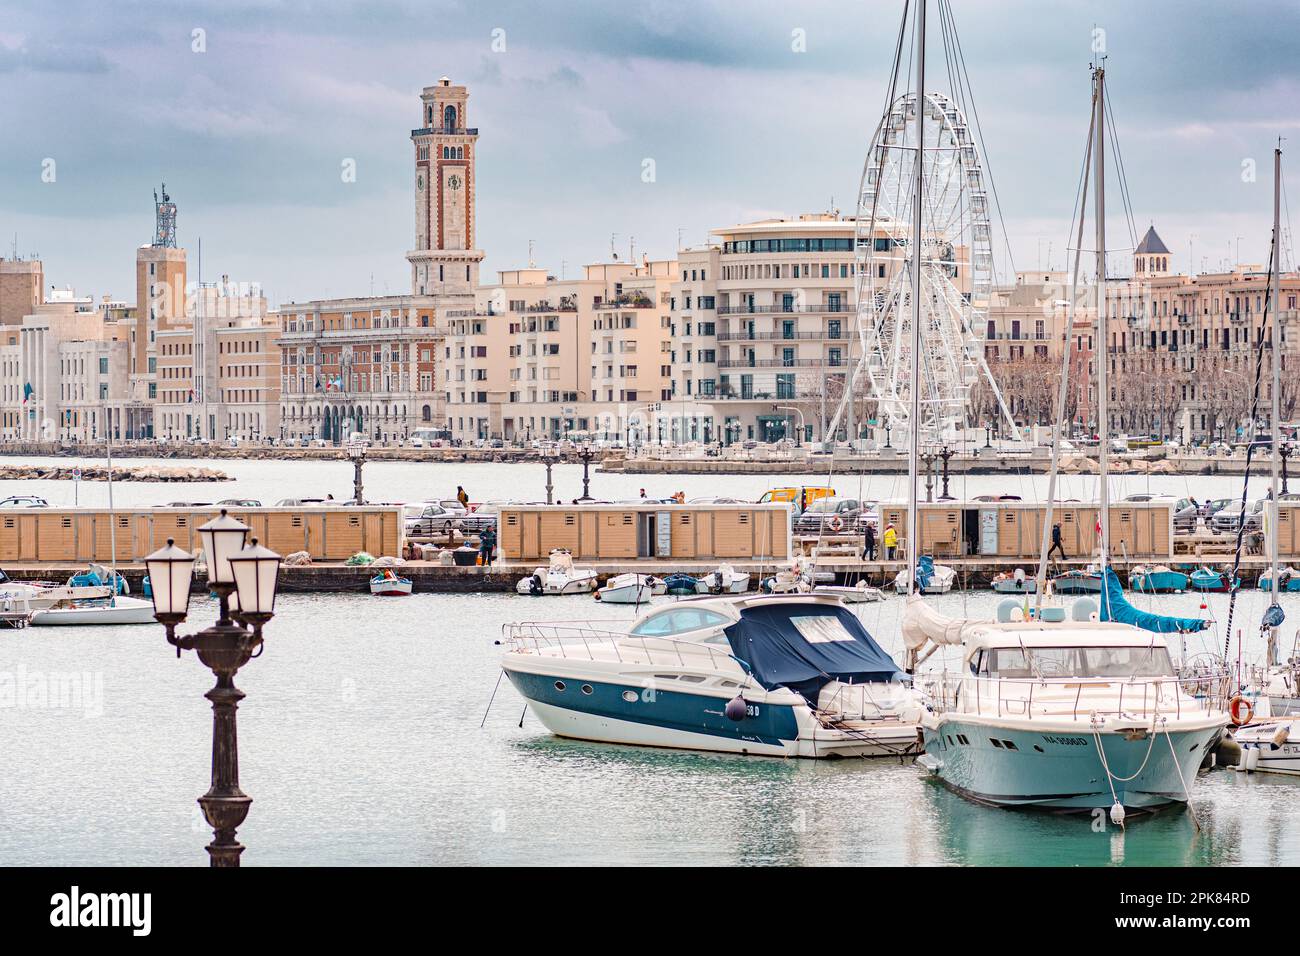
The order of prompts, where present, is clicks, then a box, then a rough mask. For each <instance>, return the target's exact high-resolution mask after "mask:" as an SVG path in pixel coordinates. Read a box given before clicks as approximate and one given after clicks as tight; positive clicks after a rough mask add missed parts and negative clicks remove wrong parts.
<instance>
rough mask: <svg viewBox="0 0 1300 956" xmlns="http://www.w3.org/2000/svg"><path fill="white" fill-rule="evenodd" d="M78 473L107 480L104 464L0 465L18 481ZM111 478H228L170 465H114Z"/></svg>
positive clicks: (0, 476)
mask: <svg viewBox="0 0 1300 956" xmlns="http://www.w3.org/2000/svg"><path fill="white" fill-rule="evenodd" d="M78 474H79V475H80V477H81V480H82V481H107V480H108V466H107V465H81V466H77V465H0V480H7V481H15V480H17V481H22V480H28V479H45V480H47V481H71V480H72V479H74V478H76V477H77V476H78ZM113 480H114V481H167V482H176V481H180V482H189V483H194V482H203V481H230V480H231V478H230V476H229V475H227V474H226V473H225V472H224V471H218V470H217V469H215V468H195V467H184V468H183V467H170V466H159V465H127V466H122V465H114V466H113Z"/></svg>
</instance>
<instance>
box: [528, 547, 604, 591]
mask: <svg viewBox="0 0 1300 956" xmlns="http://www.w3.org/2000/svg"><path fill="white" fill-rule="evenodd" d="M515 590H516V591H517V592H519V593H520V594H531V595H534V596H538V597H540V596H543V595H550V594H589V593H591V592H592V591H594V590H596V572H595V571H593V570H592V569H590V568H575V567H574V566H573V555H572V554H571V553H570V552H569V551H567V550H565V549H563V548H556V549H555V550H554V551H552V552H551V561H550V564H549V565H548V566H547V567H544V568H537V569H535V570H534V571H533V573H532V574H530V575H529V576H528V577H526V578H522V579H521V580H520V581H519V583H518V584H517V585H515Z"/></svg>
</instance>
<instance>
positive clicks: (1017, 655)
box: [986, 645, 1174, 678]
mask: <svg viewBox="0 0 1300 956" xmlns="http://www.w3.org/2000/svg"><path fill="white" fill-rule="evenodd" d="M987 653H988V669H987V671H986V673H987V674H988V675H989V676H990V677H1008V678H1017V677H1019V678H1052V677H1169V676H1173V673H1174V667H1173V663H1172V661H1171V660H1170V658H1169V650H1168V649H1167V648H1164V647H1151V646H1147V645H1143V646H1136V647H1029V648H1020V647H997V648H993V649H992V650H990V651H988V652H987Z"/></svg>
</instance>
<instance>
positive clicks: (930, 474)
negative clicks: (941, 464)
mask: <svg viewBox="0 0 1300 956" xmlns="http://www.w3.org/2000/svg"><path fill="white" fill-rule="evenodd" d="M921 461H922V462H924V463H925V500H926V502H927V503H928V502H931V501H934V452H929V451H927V452H926V453H925V454H923V455H922V456H921Z"/></svg>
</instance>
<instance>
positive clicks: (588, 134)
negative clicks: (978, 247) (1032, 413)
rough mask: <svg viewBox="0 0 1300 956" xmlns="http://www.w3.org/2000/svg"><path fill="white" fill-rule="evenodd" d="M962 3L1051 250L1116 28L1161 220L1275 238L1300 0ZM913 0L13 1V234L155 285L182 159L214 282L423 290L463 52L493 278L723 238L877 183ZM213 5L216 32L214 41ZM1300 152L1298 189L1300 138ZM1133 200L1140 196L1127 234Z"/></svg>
mask: <svg viewBox="0 0 1300 956" xmlns="http://www.w3.org/2000/svg"><path fill="white" fill-rule="evenodd" d="M954 7H955V15H956V20H957V25H958V28H959V31H960V35H961V42H962V47H963V52H964V55H965V62H966V66H967V69H968V72H969V75H970V81H971V84H972V89H973V92H974V96H975V104H976V106H977V108H978V111H979V116H980V119H981V120H982V122H983V132H984V137H985V143H986V146H987V153H988V155H987V161H988V165H989V167H990V169H991V172H992V175H993V178H994V181H995V184H996V185H997V188H998V193H999V196H1000V198H1001V205H1002V211H1003V213H1004V216H1005V219H1006V226H1007V234H1008V238H1009V244H1010V247H1011V250H1012V254H1013V256H1014V260H1015V265H1016V266H1018V267H1020V268H1037V267H1038V266H1039V265H1046V264H1047V261H1046V260H1047V254H1048V248H1049V244H1050V248H1051V250H1052V258H1053V261H1054V264H1055V265H1056V266H1057V267H1061V266H1062V265H1063V264H1064V259H1065V255H1064V251H1063V250H1064V247H1065V241H1066V234H1067V232H1068V229H1069V219H1070V215H1071V209H1072V205H1073V201H1074V195H1075V186H1076V182H1077V177H1078V168H1079V163H1080V158H1081V151H1082V144H1083V140H1084V137H1085V135H1086V132H1087V129H1086V127H1087V112H1088V95H1089V86H1088V63H1089V59H1090V57H1091V37H1092V30H1093V28H1094V25H1095V26H1097V27H1099V28H1102V29H1104V30H1105V35H1106V42H1107V50H1108V54H1109V59H1108V64H1107V66H1108V71H1107V75H1108V82H1109V84H1110V89H1111V94H1112V97H1113V104H1114V112H1115V118H1116V121H1117V134H1118V139H1119V143H1120V146H1121V147H1122V149H1123V155H1124V163H1125V169H1126V172H1127V179H1128V186H1129V190H1130V193H1131V198H1132V203H1133V211H1134V216H1135V218H1136V220H1137V222H1136V223H1135V227H1136V228H1137V229H1138V231H1139V232H1140V231H1142V230H1144V229H1145V227H1146V225H1147V223H1148V222H1149V221H1154V222H1155V223H1156V226H1157V228H1158V229H1159V231H1160V232H1161V234H1162V236H1163V237H1164V239H1165V241H1166V242H1167V243H1168V245H1169V247H1170V249H1171V250H1173V252H1174V254H1175V264H1176V265H1177V267H1178V268H1180V269H1185V268H1186V267H1187V264H1188V261H1189V257H1190V258H1192V259H1193V260H1194V263H1195V265H1196V266H1197V268H1199V267H1201V265H1202V264H1204V265H1206V266H1208V267H1217V266H1218V265H1220V264H1221V263H1222V261H1223V260H1224V259H1225V257H1227V256H1230V255H1235V251H1236V244H1237V241H1238V237H1241V238H1240V247H1241V257H1242V259H1243V260H1247V261H1256V262H1259V261H1263V259H1264V258H1265V256H1266V254H1267V253H1266V246H1267V242H1268V229H1269V219H1270V216H1271V205H1270V203H1271V197H1270V189H1269V187H1270V183H1271V179H1270V176H1271V173H1270V170H1269V165H1270V155H1271V149H1272V147H1273V144H1274V141H1275V139H1276V137H1277V136H1279V135H1282V136H1287V137H1290V145H1291V146H1296V147H1300V130H1298V127H1300V108H1297V105H1296V104H1297V103H1300V77H1298V72H1300V3H1295V2H1287V3H1282V2H1250V3H1242V4H1222V3H1188V2H1186V0H1183V2H1174V0H1168V2H1166V0H1147V2H1141V3H1134V2H1132V0H1127V2H1120V0H1114V2H1112V0H1104V2H1103V0H1094V2H1088V3H1084V2H1071V0H1064V2H1055V3H1047V2H1042V0H1038V2H1031V0H958V2H956V3H955V4H954ZM931 9H933V6H932V8H931ZM901 10H902V0H856V2H849V0H816V2H806V3H798V4H795V3H792V2H789V0H785V2H753V0H751V2H744V3H741V2H733V0H719V2H702V0H680V2H679V0H673V2H669V0H641V2H634V3H610V2H597V0H589V2H584V0H576V2H538V0H533V2H504V0H502V2H491V0H485V2H452V0H444V2H427V3H417V2H414V0H410V2H403V0H379V2H376V0H367V2H358V3H343V2H339V3H325V2H312V0H267V2H260V0H259V2H255V0H221V2H216V0H194V2H185V3H180V2H150V0H119V2H115V3H111V4H106V3H100V2H91V0H61V2H59V3H57V4H56V3H47V2H35V0H33V2H15V0H0V89H3V95H0V143H3V148H0V254H3V255H6V256H7V255H8V254H9V252H10V248H11V245H12V242H13V236H14V235H15V234H17V238H18V249H19V252H21V253H30V252H37V253H39V254H40V255H41V256H42V258H43V259H44V261H45V268H46V276H47V281H49V282H51V283H56V284H58V285H60V286H62V285H68V284H70V285H74V286H75V287H76V288H77V289H78V290H80V291H82V292H88V293H94V294H96V295H100V294H105V293H113V294H115V295H117V296H119V297H124V298H127V299H130V298H133V297H134V289H133V281H134V280H133V263H134V249H135V247H136V246H138V245H140V244H142V243H147V242H148V241H149V240H150V239H151V237H152V229H153V222H152V219H153V209H152V192H151V190H152V189H153V187H154V186H155V185H156V184H157V183H158V182H159V181H166V183H167V187H168V190H169V192H170V193H171V194H172V197H173V198H174V199H175V200H176V201H177V203H178V204H179V206H180V216H179V234H180V239H181V243H182V245H185V246H187V247H188V248H189V249H191V250H193V249H194V248H195V243H196V240H197V239H198V237H200V236H202V238H203V246H204V277H205V278H215V277H216V275H217V274H218V273H228V274H230V275H231V276H232V277H234V278H237V279H245V280H258V281H261V282H262V283H263V284H264V287H265V288H266V289H267V290H268V294H269V295H270V296H271V297H272V299H273V300H274V301H276V302H279V301H286V300H289V299H305V298H312V297H322V296H337V295H349V294H363V293H366V292H368V291H370V289H371V288H372V287H373V288H374V290H375V291H376V292H384V291H391V292H403V291H407V290H408V289H409V276H408V271H407V266H406V262H405V260H404V258H403V256H404V254H405V252H406V250H407V249H408V248H410V246H411V244H412V238H413V231H414V218H413V208H412V200H411V181H412V173H411V162H412V155H411V154H412V147H411V145H410V142H409V138H408V137H409V132H410V129H411V128H412V127H413V126H415V125H417V123H418V121H419V118H420V117H419V103H418V92H419V89H420V88H421V87H422V86H425V85H429V84H432V83H434V82H435V81H436V80H437V79H438V78H439V77H440V76H442V75H444V74H445V75H447V76H450V77H451V78H452V80H453V81H454V82H458V83H465V84H467V85H468V86H469V87H470V115H469V122H470V124H471V125H474V126H477V127H478V128H479V130H480V140H479V167H478V177H479V180H478V197H479V203H478V235H479V244H480V246H481V248H483V249H484V251H485V252H486V253H487V261H486V262H485V264H484V273H483V276H484V279H485V280H487V279H489V278H491V277H492V276H493V274H494V272H495V270H498V269H505V268H512V267H515V266H518V265H521V264H523V263H525V262H526V260H527V256H528V242H529V240H530V239H531V240H533V241H534V245H535V253H534V256H535V258H536V260H537V262H538V264H539V265H544V266H546V267H548V268H549V269H550V270H551V271H553V272H554V273H555V274H557V275H558V274H560V273H561V271H562V270H563V271H565V272H566V273H567V274H568V275H574V274H575V273H576V271H577V269H578V268H579V267H580V266H581V264H582V263H585V262H591V261H596V260H599V259H602V258H606V257H607V256H608V255H609V250H610V244H611V236H616V237H617V238H616V239H614V240H613V241H614V242H615V244H616V246H617V248H618V250H619V252H620V253H621V254H626V251H627V249H628V247H629V243H630V242H631V241H632V239H633V237H635V243H636V249H637V252H638V255H639V254H640V253H641V252H646V253H648V254H649V255H651V256H652V257H666V256H671V255H672V254H673V253H674V251H675V249H676V246H677V241H678V236H679V234H680V235H681V237H682V239H683V241H684V242H685V243H687V244H698V243H700V242H702V241H703V240H704V238H705V236H706V235H707V232H708V230H709V229H711V228H716V227H719V226H725V225H730V224H733V223H735V222H739V221H744V220H746V219H750V218H754V217H759V216H765V215H772V214H778V215H794V214H797V213H799V212H802V211H819V210H824V209H826V208H828V207H830V205H831V203H832V202H834V204H835V205H837V206H839V207H840V208H842V209H844V210H845V211H851V208H852V194H853V191H854V190H855V189H856V187H857V182H858V177H859V175H860V172H861V166H862V160H863V157H864V155H865V153H866V150H867V147H868V143H869V138H870V135H871V132H872V130H873V128H874V126H875V123H876V121H877V120H878V118H879V115H880V111H881V108H882V106H883V101H884V95H885V94H884V88H885V83H886V81H887V79H888V72H889V58H890V56H891V53H892V48H893V43H894V39H895V32H896V29H897V25H898V19H899V16H900V13H901ZM196 29H201V30H203V31H204V32H205V41H206V52H202V53H196V52H193V49H192V46H193V42H194V41H193V36H194V33H193V31H195V30H196ZM498 29H499V30H503V31H504V38H505V50H504V52H494V51H493V49H492V46H491V44H492V39H493V31H494V30H498ZM796 29H800V30H803V31H804V35H805V36H806V45H807V50H806V52H802V53H796V52H793V51H792V49H791V37H792V31H794V30H796ZM935 42H936V47H934V48H933V49H934V51H935V60H936V62H937V61H938V59H939V57H938V47H937V42H938V41H937V33H936V40H935ZM934 75H935V74H932V76H934ZM929 85H930V86H931V88H942V87H943V86H944V85H945V83H944V81H943V77H942V74H939V79H938V80H937V81H935V82H931V83H930V84H929ZM1286 145H1287V144H1284V146H1286ZM647 157H648V158H653V159H654V161H655V166H656V181H655V182H654V183H645V182H642V179H641V169H642V161H643V159H645V158H647ZM47 159H53V160H54V161H55V163H56V167H55V169H56V177H57V178H56V181H55V182H53V183H46V182H42V178H41V174H42V164H43V162H44V161H45V160H47ZM346 159H353V160H355V161H356V168H357V180H356V182H354V183H345V182H343V181H342V179H341V176H340V171H341V164H342V163H343V162H344V160H346ZM1247 159H1254V160H1255V161H1256V162H1257V163H1258V166H1259V175H1258V179H1257V181H1256V182H1254V183H1249V182H1243V181H1242V174H1241V172H1242V163H1243V161H1244V160H1247ZM1288 166H1289V168H1290V169H1291V170H1292V173H1291V175H1290V176H1289V177H1288V179H1289V183H1290V185H1291V187H1292V188H1291V189H1290V190H1289V191H1290V192H1295V188H1294V185H1295V183H1296V182H1297V177H1300V163H1297V162H1294V161H1288ZM1115 193H1116V195H1117V194H1118V191H1117V190H1116V191H1115ZM1122 213H1123V211H1122V208H1121V207H1120V204H1119V202H1118V200H1117V199H1116V201H1115V202H1113V203H1112V217H1114V221H1113V222H1112V225H1111V234H1112V235H1113V236H1115V237H1116V238H1115V242H1114V246H1115V248H1117V249H1119V248H1121V247H1123V246H1125V245H1127V244H1128V230H1127V228H1126V226H1125V225H1124V223H1123V220H1122ZM679 230H680V233H679ZM1189 242H1190V247H1189ZM191 256H193V252H191ZM1121 258H1122V255H1120V256H1119V257H1117V260H1116V261H1117V262H1118V261H1119V259H1121ZM1000 265H1004V263H1001V262H1000ZM372 284H373V286H372Z"/></svg>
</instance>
